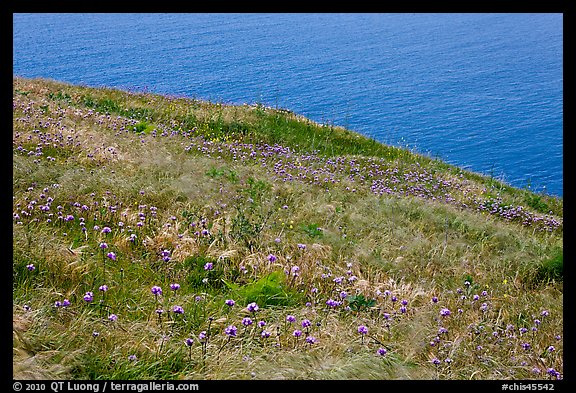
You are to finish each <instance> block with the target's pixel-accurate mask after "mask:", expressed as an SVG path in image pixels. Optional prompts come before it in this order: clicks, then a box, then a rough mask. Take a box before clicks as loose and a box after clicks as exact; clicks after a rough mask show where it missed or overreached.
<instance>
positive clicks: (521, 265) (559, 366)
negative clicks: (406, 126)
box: [12, 78, 563, 379]
mask: <svg viewBox="0 0 576 393" xmlns="http://www.w3.org/2000/svg"><path fill="white" fill-rule="evenodd" d="M13 115H14V121H13V122H14V127H13V260H12V264H13V276H12V278H13V330H14V339H13V365H14V378H21V379H33V378H38V379H51V378H58V379H61V378H64V379H179V378H184V379H186V378H187V379H435V378H438V379H546V378H549V379H556V378H561V376H562V373H563V357H562V356H563V338H562V334H563V319H562V315H563V302H562V300H563V290H562V285H563V256H562V252H563V216H562V213H563V212H562V206H563V201H562V199H561V198H555V197H551V196H547V195H540V194H538V195H536V194H533V193H531V192H529V191H528V190H519V189H515V188H513V187H510V186H508V185H505V184H503V183H501V182H498V181H497V180H495V179H492V178H490V177H485V176H481V175H478V174H475V173H471V172H467V171H463V170H460V169H459V168H456V167H453V166H449V165H447V164H444V163H442V162H440V161H437V160H431V159H430V158H427V157H423V156H419V155H416V154H414V153H412V152H409V151H407V150H401V149H397V148H391V147H388V146H385V145H382V144H378V143H375V142H374V141H371V140H369V139H367V138H364V137H362V136H359V135H357V134H355V133H352V132H350V131H347V130H344V129H338V128H335V127H330V126H326V125H319V124H315V123H313V122H310V121H308V120H307V119H304V118H301V117H299V116H297V115H295V114H293V113H291V112H288V111H285V110H276V109H273V108H266V107H263V106H261V105H248V104H247V105H243V106H228V105H223V104H220V103H209V102H200V101H196V100H192V99H188V98H184V97H165V96H160V95H154V94H151V93H129V92H123V91H118V90H112V89H103V88H101V89H95V88H88V87H82V86H72V85H66V84H61V83H58V82H55V81H46V80H28V79H22V78H14V94H13ZM157 288H160V289H161V292H160V290H158V289H157ZM227 301H228V303H227ZM253 305H257V306H258V309H254V308H252V307H253ZM446 310H448V311H449V312H447V311H446ZM306 321H308V322H306ZM232 327H234V328H235V330H234V328H232ZM361 327H362V328H361ZM364 329H366V330H364ZM234 331H235V332H236V333H235V335H234V334H233V332H234ZM360 332H364V333H360Z"/></svg>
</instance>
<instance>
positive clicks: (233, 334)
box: [224, 325, 238, 337]
mask: <svg viewBox="0 0 576 393" xmlns="http://www.w3.org/2000/svg"><path fill="white" fill-rule="evenodd" d="M237 331H238V329H237V328H236V326H234V325H230V326H228V327H227V328H226V329H224V333H226V335H228V336H229V337H236V332H237Z"/></svg>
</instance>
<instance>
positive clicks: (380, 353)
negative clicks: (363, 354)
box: [376, 348, 387, 356]
mask: <svg viewBox="0 0 576 393" xmlns="http://www.w3.org/2000/svg"><path fill="white" fill-rule="evenodd" d="M386 352H387V351H386V348H378V350H377V351H376V353H377V354H378V355H380V356H384V355H386Z"/></svg>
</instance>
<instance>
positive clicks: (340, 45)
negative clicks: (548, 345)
mask: <svg viewBox="0 0 576 393" xmlns="http://www.w3.org/2000/svg"><path fill="white" fill-rule="evenodd" d="M562 25H563V15H562V14H549V13H536V14H522V13H512V14H475V13H467V14H433V13H422V14H402V13H398V14H378V13H366V14H363V13H349V14H332V13H319V14H307V13H293V14H282V13H273V14H261V13H238V14H231V13H215V14H209V13H202V14H127V13H110V14H106V13H101V14H96V13H94V14H92V13H89V14H81V13H80V14H78V13H73V14H59V13H53V14H40V13H35V14H19V13H17V14H13V74H14V75H17V76H23V77H44V78H51V79H55V80H60V81H65V82H70V83H78V84H84V85H89V86H109V87H117V88H123V89H131V90H146V91H151V92H157V93H162V94H170V95H179V96H189V97H194V98H199V99H206V100H212V101H219V102H223V103H230V104H242V103H256V102H259V103H263V104H265V105H269V106H278V107H282V108H286V109H290V110H292V111H294V112H296V113H299V114H302V115H304V116H306V117H309V118H311V119H313V120H315V121H318V122H322V123H329V124H334V125H340V126H344V127H347V128H349V129H351V130H354V131H357V132H359V133H362V134H365V135H368V136H370V137H373V138H375V139H376V140H378V141H380V142H384V143H388V144H391V145H395V146H401V147H406V148H409V149H412V150H413V151H415V152H418V153H421V154H426V155H429V156H431V157H435V158H440V159H442V160H444V161H446V162H449V163H451V164H455V165H459V166H461V167H463V168H466V169H469V170H472V171H475V172H479V173H484V174H487V175H492V176H494V177H497V178H499V179H500V180H503V181H505V182H507V183H509V184H511V185H513V186H516V187H520V188H525V187H529V188H530V189H532V190H534V191H537V192H544V193H547V194H552V195H558V196H562V195H563V27H562Z"/></svg>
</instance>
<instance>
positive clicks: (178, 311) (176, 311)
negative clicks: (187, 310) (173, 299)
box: [172, 306, 184, 314]
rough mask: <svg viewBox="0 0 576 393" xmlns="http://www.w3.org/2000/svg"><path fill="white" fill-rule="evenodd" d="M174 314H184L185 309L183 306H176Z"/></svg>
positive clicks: (173, 309)
mask: <svg viewBox="0 0 576 393" xmlns="http://www.w3.org/2000/svg"><path fill="white" fill-rule="evenodd" d="M172 312H173V313H174V314H184V309H183V308H182V306H174V307H172Z"/></svg>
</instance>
